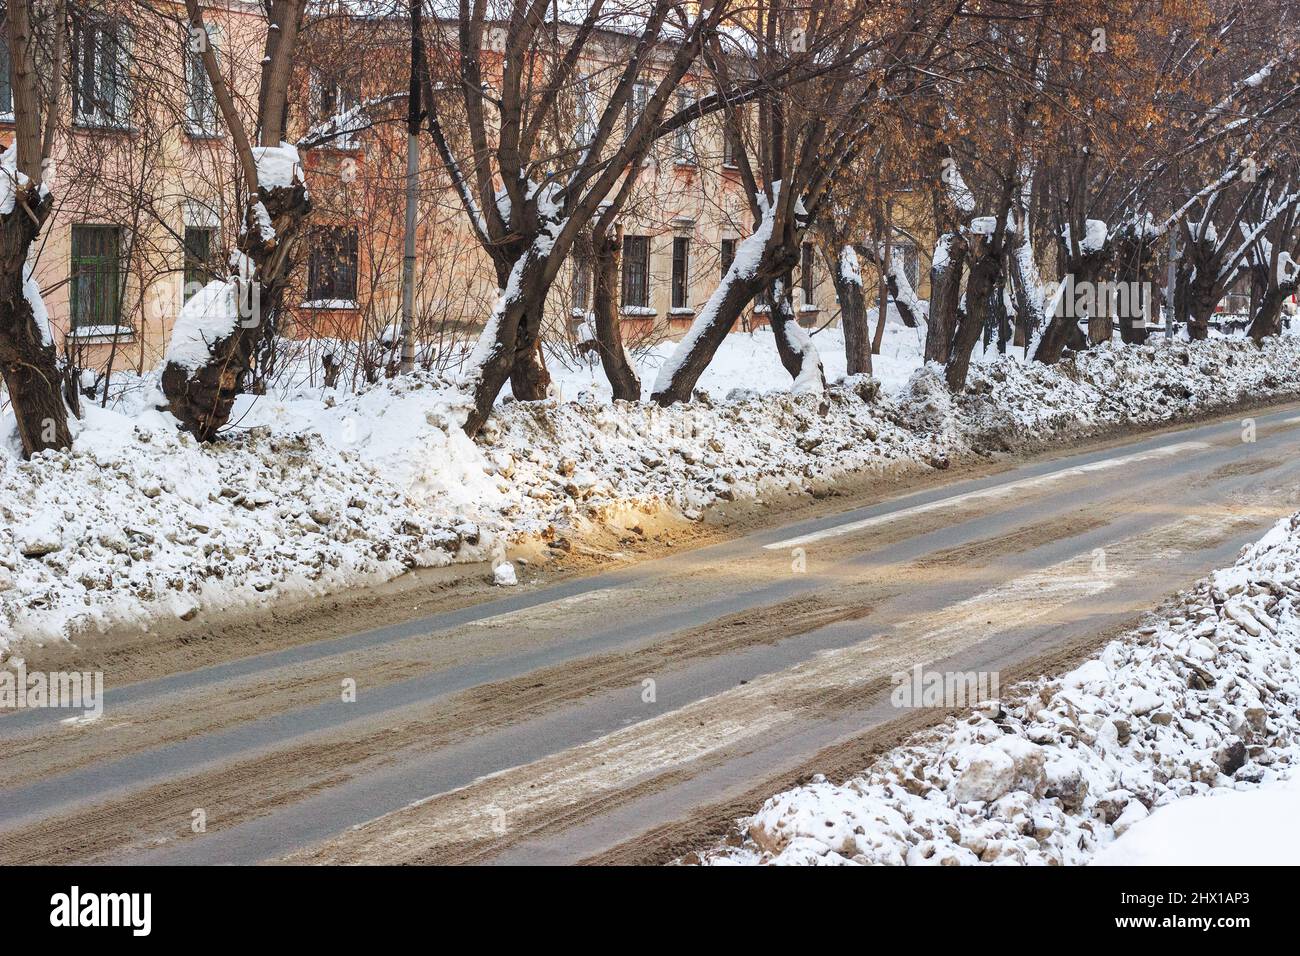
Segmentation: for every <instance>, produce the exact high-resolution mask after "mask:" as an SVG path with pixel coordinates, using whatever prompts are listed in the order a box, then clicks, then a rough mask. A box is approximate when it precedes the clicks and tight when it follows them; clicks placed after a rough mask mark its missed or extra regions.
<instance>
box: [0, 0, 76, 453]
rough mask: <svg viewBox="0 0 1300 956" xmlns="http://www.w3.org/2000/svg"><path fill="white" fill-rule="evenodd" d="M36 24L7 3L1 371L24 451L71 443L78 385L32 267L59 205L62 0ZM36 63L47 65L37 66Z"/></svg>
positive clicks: (23, 7)
mask: <svg viewBox="0 0 1300 956" xmlns="http://www.w3.org/2000/svg"><path fill="white" fill-rule="evenodd" d="M35 22H36V20H35V17H34V16H33V5H32V3H31V0H9V2H8V3H7V4H6V7H5V25H6V27H7V33H8V41H9V53H10V76H9V81H10V88H11V89H12V91H13V112H14V141H13V144H12V145H10V147H9V148H8V149H6V150H5V151H4V153H3V155H2V156H0V373H2V374H3V376H4V383H5V386H6V387H7V388H8V390H9V401H10V403H11V404H12V405H13V410H14V418H15V420H16V421H17V423H18V437H19V440H20V441H21V443H22V448H23V454H24V455H26V456H31V455H33V454H35V453H37V452H40V451H44V450H46V449H51V448H67V447H68V446H69V445H70V444H71V442H72V435H71V431H70V430H69V427H68V416H69V415H70V414H77V413H78V407H77V406H78V399H77V393H76V390H75V388H73V387H72V383H71V381H70V376H69V374H68V370H67V366H66V364H65V362H64V361H63V360H62V359H60V357H59V354H58V350H57V347H56V345H55V342H54V336H53V334H52V332H51V330H50V323H49V317H48V315H47V314H46V312H45V304H44V303H43V302H42V301H41V291H40V288H39V287H38V286H37V284H36V281H35V279H34V278H32V277H31V275H30V269H29V265H28V260H29V253H30V251H31V248H32V245H33V243H35V241H36V239H37V238H38V237H39V236H40V234H41V229H42V227H43V226H44V225H45V221H46V220H47V219H48V218H49V215H50V211H51V210H52V209H53V207H54V195H53V193H52V192H51V191H50V188H49V185H48V184H47V183H46V182H44V177H45V174H46V170H47V169H48V168H49V159H50V154H51V152H52V149H53V145H54V132H55V129H56V126H57V123H58V110H59V102H60V94H59V87H60V79H61V78H62V76H63V61H64V50H66V48H67V17H66V8H65V6H64V4H63V3H62V2H59V3H56V4H55V5H54V8H53V10H52V11H49V15H48V16H46V17H45V18H44V19H43V20H42V21H41V23H42V29H41V30H40V32H39V33H38V32H37V30H36V29H35V26H34V23H35ZM38 63H40V64H42V66H43V67H46V68H45V69H43V70H41V71H39V72H38V66H37V64H38ZM42 76H43V77H44V81H42Z"/></svg>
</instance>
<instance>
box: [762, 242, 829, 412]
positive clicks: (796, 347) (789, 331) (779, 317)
mask: <svg viewBox="0 0 1300 956" xmlns="http://www.w3.org/2000/svg"><path fill="white" fill-rule="evenodd" d="M793 288H794V270H793V268H791V269H787V270H786V272H785V275H784V276H782V277H781V278H780V279H777V280H776V281H775V282H773V283H772V286H771V301H772V312H771V321H772V335H773V338H775V339H776V351H777V353H778V354H779V355H780V356H781V364H782V365H783V366H784V367H785V370H786V371H787V372H789V373H790V377H791V378H792V379H794V390H795V391H798V392H803V391H811V390H817V391H822V392H824V391H826V372H825V370H824V369H823V368H822V359H821V356H820V355H819V354H817V346H815V345H813V341H812V336H810V335H809V334H808V331H807V330H806V329H804V328H803V326H801V325H800V324H799V317H798V316H797V315H796V314H795V311H794V300H793V298H792V291H793Z"/></svg>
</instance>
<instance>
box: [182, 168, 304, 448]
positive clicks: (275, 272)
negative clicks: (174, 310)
mask: <svg viewBox="0 0 1300 956" xmlns="http://www.w3.org/2000/svg"><path fill="white" fill-rule="evenodd" d="M254 154H255V159H256V163H257V175H258V184H259V188H258V199H257V201H255V202H253V203H251V204H250V205H249V207H248V209H247V210H246V211H245V214H244V224H243V227H242V229H241V230H240V233H239V239H238V242H237V252H236V253H235V254H234V255H232V256H231V274H230V275H229V276H228V277H227V278H225V279H216V280H213V281H212V282H210V283H208V285H207V286H206V287H204V289H203V290H202V291H201V292H200V293H199V294H197V295H195V296H194V297H193V298H191V299H190V301H189V302H187V303H186V304H185V306H184V308H182V309H181V314H180V316H179V317H178V318H177V320H176V324H175V326H174V327H173V328H172V337H171V341H170V342H169V344H168V347H167V353H166V355H165V356H164V359H163V375H162V388H163V394H164V395H166V397H167V406H168V408H169V409H170V411H171V413H172V414H173V415H175V416H176V418H177V419H178V420H179V421H180V423H181V426H182V427H183V428H184V429H185V430H186V431H188V432H190V433H192V434H193V435H194V436H195V437H197V438H198V439H199V440H200V441H211V440H212V439H213V438H215V437H216V435H217V434H218V432H220V431H221V429H222V428H224V427H225V426H226V424H227V423H228V422H229V421H230V413H231V411H232V409H233V408H234V403H235V399H236V398H237V397H238V396H239V395H240V394H241V393H242V392H243V391H244V381H245V379H246V378H247V376H248V373H249V371H250V370H251V367H252V360H253V356H254V354H255V353H256V351H257V349H258V347H259V346H260V345H261V344H262V342H263V340H264V339H265V338H266V337H268V336H271V335H274V334H275V333H276V320H277V318H278V311H279V306H280V298H281V296H282V293H283V290H284V284H285V282H286V281H287V279H288V275H287V273H288V267H289V259H290V253H291V251H292V249H293V246H294V244H295V241H296V240H297V238H298V234H299V233H300V232H301V229H302V224H303V222H304V220H305V219H306V217H307V214H308V213H309V212H310V210H311V200H310V197H309V196H308V194H307V188H306V186H305V184H304V183H303V180H302V171H301V166H300V165H299V160H298V151H297V150H296V149H295V148H294V147H293V146H290V145H289V144H287V143H281V144H280V146H278V147H258V148H257V149H255V150H254Z"/></svg>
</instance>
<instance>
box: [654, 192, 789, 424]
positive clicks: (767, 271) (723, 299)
mask: <svg viewBox="0 0 1300 956" xmlns="http://www.w3.org/2000/svg"><path fill="white" fill-rule="evenodd" d="M775 206H776V203H772V204H771V205H766V206H765V208H764V209H763V217H762V219H761V220H759V224H758V228H757V229H755V230H754V232H753V233H752V234H751V235H749V236H748V237H746V238H745V239H744V240H743V241H742V242H741V243H740V245H739V246H738V247H737V248H736V258H735V260H734V261H733V262H732V263H731V268H729V269H728V270H727V274H726V275H725V276H723V277H722V281H721V282H720V283H718V287H717V288H716V289H714V290H713V294H712V295H710V296H709V300H708V302H706V303H705V304H704V307H703V308H702V309H700V311H699V312H698V313H696V315H695V321H693V322H692V323H691V327H690V328H689V329H687V331H686V334H685V335H684V336H682V340H681V341H680V342H678V343H677V348H676V349H674V350H673V353H672V355H670V356H669V357H668V361H667V362H665V363H664V364H663V365H662V366H661V367H660V369H659V374H658V375H657V376H656V378H655V384H654V391H653V393H652V394H651V397H652V398H653V399H654V400H655V401H656V402H658V403H659V404H660V405H671V404H673V403H674V402H686V401H690V398H691V394H692V392H694V390H695V383H696V382H698V381H699V380H700V376H701V375H703V374H704V370H705V369H706V368H708V367H709V362H711V361H712V360H713V356H714V354H715V353H716V352H717V351H718V347H719V346H720V345H722V343H723V341H724V340H725V339H726V337H727V333H728V332H730V331H731V329H732V327H733V326H734V325H735V323H736V320H737V319H738V318H740V314H741V312H743V311H744V309H745V306H746V305H748V304H749V302H750V301H751V300H752V299H753V298H754V296H755V295H756V294H757V293H758V291H759V290H760V289H761V288H763V285H764V283H765V282H766V280H765V278H764V275H768V276H770V275H773V274H780V272H782V271H784V270H786V269H791V268H793V267H794V265H795V263H796V262H798V256H799V253H798V247H797V246H796V247H795V248H794V249H793V250H792V249H789V248H786V247H785V246H784V245H782V246H776V247H774V248H772V249H768V243H769V240H771V238H772V230H773V227H774V226H775V223H776V219H775V216H776V212H775Z"/></svg>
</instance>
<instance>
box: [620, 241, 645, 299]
mask: <svg viewBox="0 0 1300 956" xmlns="http://www.w3.org/2000/svg"><path fill="white" fill-rule="evenodd" d="M634 250H638V254H637V255H633V251H634ZM622 280H623V281H622V299H621V301H622V307H623V308H624V309H625V310H626V309H633V310H637V311H645V310H648V309H649V308H650V237H649V236H630V235H625V236H624V237H623V276H622ZM633 292H639V293H640V295H639V296H636V297H635V298H637V299H639V300H640V301H632V300H633V298H634V296H633V295H632V293H633Z"/></svg>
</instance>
